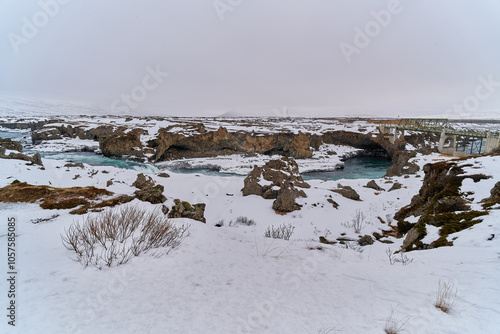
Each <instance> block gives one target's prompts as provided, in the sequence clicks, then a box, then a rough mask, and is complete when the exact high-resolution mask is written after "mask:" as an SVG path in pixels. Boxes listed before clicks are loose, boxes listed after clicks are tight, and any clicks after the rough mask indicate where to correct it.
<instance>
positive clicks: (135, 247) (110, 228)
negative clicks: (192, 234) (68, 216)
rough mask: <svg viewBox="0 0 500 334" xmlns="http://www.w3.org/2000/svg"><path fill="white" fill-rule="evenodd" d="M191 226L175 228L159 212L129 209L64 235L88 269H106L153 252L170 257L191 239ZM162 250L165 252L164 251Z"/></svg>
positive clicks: (100, 216) (104, 214) (91, 219)
mask: <svg viewBox="0 0 500 334" xmlns="http://www.w3.org/2000/svg"><path fill="white" fill-rule="evenodd" d="M188 228H189V225H181V226H175V225H174V224H173V223H172V222H171V220H169V219H167V218H165V215H163V213H161V212H160V211H158V210H155V211H151V212H148V211H147V210H144V209H140V208H138V207H132V206H127V207H124V208H120V209H114V210H113V209H112V210H108V211H105V212H102V213H99V214H97V215H89V216H87V218H86V219H85V220H84V221H83V222H82V223H79V222H76V223H74V224H73V225H71V226H70V227H69V229H68V230H65V234H64V235H61V239H62V243H63V245H64V247H66V249H68V250H70V251H74V252H75V253H76V259H75V260H76V261H78V262H80V263H81V264H82V265H83V266H84V267H87V266H88V265H92V266H94V267H96V268H99V269H102V267H103V266H107V267H111V266H112V265H113V264H116V265H121V264H125V263H127V262H128V261H129V260H130V259H131V258H132V257H134V256H138V255H139V254H141V253H147V252H149V251H151V250H155V251H159V252H160V253H161V252H163V253H164V254H167V253H168V252H169V251H170V250H171V249H173V248H175V247H177V246H178V245H179V244H180V243H181V241H182V240H184V238H185V237H186V236H187V230H188ZM160 250H161V251H160Z"/></svg>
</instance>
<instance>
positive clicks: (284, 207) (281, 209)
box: [273, 182, 306, 213]
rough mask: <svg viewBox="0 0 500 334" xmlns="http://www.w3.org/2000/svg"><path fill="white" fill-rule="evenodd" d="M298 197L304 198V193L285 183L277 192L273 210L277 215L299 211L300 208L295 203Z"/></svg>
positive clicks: (289, 183)
mask: <svg viewBox="0 0 500 334" xmlns="http://www.w3.org/2000/svg"><path fill="white" fill-rule="evenodd" d="M298 197H306V194H305V192H304V191H303V190H298V189H297V188H296V187H295V186H294V185H293V184H292V183H291V182H286V183H285V184H284V185H283V186H282V187H281V189H280V190H278V196H277V197H276V200H275V201H274V202H273V210H274V211H276V212H278V213H287V212H292V211H295V210H300V208H301V207H302V206H301V205H299V204H297V203H296V202H295V200H296V199H297V198H298Z"/></svg>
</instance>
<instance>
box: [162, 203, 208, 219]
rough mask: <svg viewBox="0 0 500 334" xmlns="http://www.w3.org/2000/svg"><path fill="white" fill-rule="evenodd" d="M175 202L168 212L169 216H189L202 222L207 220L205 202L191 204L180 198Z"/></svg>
mask: <svg viewBox="0 0 500 334" xmlns="http://www.w3.org/2000/svg"><path fill="white" fill-rule="evenodd" d="M174 203H175V204H174V206H173V207H172V209H170V211H169V212H168V217H169V218H189V219H193V220H197V221H200V222H202V223H206V222H207V220H206V219H205V204H203V203H200V204H193V205H191V204H189V203H188V202H185V201H184V202H183V201H181V200H180V199H175V200H174ZM167 211H168V210H167ZM164 212H165V211H164Z"/></svg>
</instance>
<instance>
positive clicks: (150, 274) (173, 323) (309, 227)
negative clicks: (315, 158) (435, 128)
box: [0, 155, 500, 333]
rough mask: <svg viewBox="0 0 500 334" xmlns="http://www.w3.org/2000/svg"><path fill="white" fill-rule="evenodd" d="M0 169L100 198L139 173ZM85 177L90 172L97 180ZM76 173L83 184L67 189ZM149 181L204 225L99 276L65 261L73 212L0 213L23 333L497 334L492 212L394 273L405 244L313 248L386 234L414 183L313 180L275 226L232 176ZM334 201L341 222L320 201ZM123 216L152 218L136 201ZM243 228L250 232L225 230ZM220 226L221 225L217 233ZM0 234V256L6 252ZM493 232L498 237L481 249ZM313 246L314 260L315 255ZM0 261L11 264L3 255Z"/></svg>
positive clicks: (6, 165)
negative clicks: (174, 244) (445, 298)
mask: <svg viewBox="0 0 500 334" xmlns="http://www.w3.org/2000/svg"><path fill="white" fill-rule="evenodd" d="M433 159H441V158H440V157H439V156H438V155H433V156H425V157H421V156H420V157H418V158H417V159H416V162H417V163H418V164H419V165H421V166H422V165H423V164H424V163H427V162H431V161H432V160H433ZM498 159H499V158H498V157H485V158H477V160H478V161H479V162H480V163H481V164H482V167H481V169H474V173H479V172H483V173H485V174H487V175H492V176H493V178H492V179H489V180H483V181H481V182H479V183H478V184H473V183H472V184H469V183H465V184H464V188H467V190H473V191H477V192H478V194H479V193H480V195H481V196H484V195H485V194H487V192H488V191H489V189H491V187H492V185H493V184H494V182H495V181H498V180H499V179H500V170H499V168H498V166H499V165H498V163H499V161H498ZM0 164H1V168H0V182H1V184H0V186H5V185H7V184H10V183H11V182H12V181H13V180H14V179H18V180H20V181H23V182H28V183H31V184H49V183H50V184H52V185H53V186H59V187H62V186H64V187H67V186H89V185H94V186H96V187H102V188H105V186H106V181H107V180H109V179H111V178H113V179H114V180H115V182H114V184H113V185H112V186H110V187H108V188H107V189H109V190H111V191H113V192H115V193H117V194H132V193H133V191H134V189H133V187H131V186H130V184H132V182H133V181H134V180H135V178H136V176H137V172H136V171H133V170H124V169H118V168H113V167H92V166H88V165H86V166H85V169H84V170H82V169H80V168H64V167H62V166H63V165H64V162H62V161H55V160H49V159H45V160H44V164H45V168H46V170H44V171H42V170H39V169H38V168H37V167H34V166H26V165H25V162H22V161H17V160H0ZM57 166H59V167H61V168H56V167H57ZM92 170H94V171H98V173H97V174H95V175H93V176H92V174H93V173H92V172H91V171H92ZM103 171H107V172H108V173H103ZM76 174H79V175H80V176H81V177H80V178H77V179H76V180H73V178H74V177H75V175H76ZM419 174H420V175H421V176H422V175H423V172H419ZM152 176H153V178H154V179H155V180H156V181H157V182H158V183H160V184H162V185H164V186H165V194H166V195H167V197H168V202H167V203H170V204H171V203H172V201H173V199H174V198H181V199H183V200H187V201H189V202H191V203H197V202H201V201H204V202H205V203H207V209H206V211H205V217H206V218H207V224H202V223H200V222H197V221H190V220H187V219H178V220H177V223H182V222H188V223H189V224H190V225H191V227H190V236H189V237H187V238H186V239H185V240H184V241H183V243H182V244H181V245H180V246H179V247H178V248H176V249H174V250H173V251H172V252H171V253H170V254H169V255H166V256H163V257H160V258H155V257H151V256H148V255H141V256H139V257H136V258H133V259H132V260H131V261H130V262H129V263H127V264H126V265H122V266H118V267H112V268H105V269H103V270H98V269H95V268H91V267H89V268H83V267H82V266H81V265H80V264H79V263H77V262H73V261H72V260H71V257H72V256H73V254H71V252H69V251H68V250H66V249H65V248H64V247H63V246H62V244H61V237H60V235H61V234H62V233H64V231H65V229H67V228H68V227H69V226H70V225H71V224H72V223H73V222H75V221H79V220H81V219H82V217H80V216H73V215H69V214H68V211H69V210H42V209H41V208H40V207H39V206H38V205H37V204H4V203H2V204H0V206H1V208H0V209H1V212H2V219H3V220H4V221H6V219H7V217H10V216H15V217H17V219H18V249H17V251H18V266H19V268H20V269H19V281H18V292H19V294H18V300H17V302H18V307H19V309H18V312H19V313H18V327H16V330H17V332H18V333H324V332H328V331H329V332H328V333H384V326H385V324H386V320H387V318H388V317H389V316H390V314H391V311H392V310H394V319H395V320H397V321H400V323H401V324H402V323H404V322H405V325H404V328H405V331H404V332H403V333H495V332H496V331H497V330H498V328H500V302H499V301H500V298H499V297H500V288H499V287H498V277H499V276H500V266H499V263H500V241H499V238H498V236H500V228H499V225H498V222H499V220H500V212H499V210H492V211H491V213H490V215H488V216H485V217H484V221H483V222H482V223H480V224H478V225H475V226H473V227H472V228H470V229H467V230H464V231H461V232H459V233H456V234H453V235H452V237H455V236H456V237H458V238H457V239H456V240H455V241H454V244H455V245H454V246H453V247H443V248H439V249H434V250H426V251H416V252H411V253H408V254H407V255H408V257H410V258H412V259H413V261H412V262H411V263H410V264H408V265H406V266H403V265H402V264H400V263H396V264H394V265H390V264H389V261H388V257H387V255H386V250H387V248H391V249H392V250H393V251H394V250H397V249H398V248H399V246H400V245H401V243H402V240H401V239H392V241H394V243H393V244H383V243H380V242H376V243H375V244H373V245H372V246H367V247H364V248H363V252H361V253H360V252H358V251H356V250H353V249H346V248H345V246H342V245H331V246H330V245H322V244H321V245H320V244H319V242H318V241H317V240H318V237H319V235H325V234H328V235H330V238H334V237H337V236H339V235H340V234H341V233H346V236H347V237H352V238H354V239H357V234H355V233H354V231H352V229H351V228H348V227H346V226H345V224H343V223H345V222H346V221H348V220H350V219H351V218H352V216H353V215H354V213H355V211H356V209H359V208H362V210H363V211H364V213H365V215H366V216H367V217H368V219H367V221H368V223H369V224H366V225H365V226H364V228H363V230H362V232H361V234H362V235H364V234H371V233H372V232H375V231H379V230H381V229H387V225H385V224H382V223H381V222H380V221H379V220H378V219H377V218H376V217H377V216H380V217H383V218H384V219H385V217H386V216H387V215H390V216H392V215H393V214H394V213H395V212H396V211H397V210H398V209H399V208H401V207H402V206H405V205H407V204H409V202H410V199H411V197H412V196H413V195H414V194H416V193H417V192H418V190H419V188H420V186H421V182H422V177H420V178H417V177H415V176H411V177H410V178H406V179H405V178H399V177H394V178H391V180H392V181H398V182H400V183H402V184H403V188H402V189H399V190H396V191H392V192H380V193H379V194H377V193H378V192H376V191H374V190H373V189H368V188H364V187H362V186H363V185H365V184H366V183H367V182H368V181H369V180H363V179H361V180H360V179H358V180H340V181H320V180H316V181H308V182H309V183H310V184H311V186H312V187H311V188H310V189H306V193H307V195H308V197H307V198H305V199H302V200H301V202H300V203H301V204H303V208H302V209H301V210H300V211H295V212H292V213H289V214H287V215H285V216H281V215H277V214H276V213H274V211H273V210H272V209H271V204H272V200H265V199H263V198H260V197H256V196H249V197H243V196H242V194H241V191H240V190H241V188H242V187H243V179H242V178H241V177H217V176H207V175H202V174H199V175H195V174H175V173H172V174H171V177H170V178H168V179H165V178H160V177H157V176H154V175H152ZM116 181H123V182H124V183H120V182H116ZM376 181H377V183H378V184H379V185H381V186H382V187H383V188H385V189H388V188H389V187H390V186H391V184H385V182H386V181H387V180H386V179H384V178H383V179H378V180H376ZM337 183H342V184H343V185H350V186H352V187H353V188H354V189H356V190H357V191H358V193H359V194H360V196H361V199H362V202H354V201H351V200H348V199H345V198H343V197H341V196H340V195H338V194H334V193H332V192H330V191H329V189H331V188H334V187H335V186H336V184H337ZM469 188H470V189H469ZM228 194H229V195H228ZM330 194H331V195H332V196H333V198H334V200H335V201H336V202H337V203H339V205H340V206H339V209H338V210H336V209H334V208H333V207H332V206H331V204H329V203H328V202H327V201H326V196H327V195H330ZM230 195H232V196H230ZM481 196H478V198H477V201H479V199H480V197H481ZM313 204H316V205H315V206H313ZM129 205H140V206H144V207H147V208H150V209H153V208H154V207H155V206H153V205H151V204H149V203H143V202H139V201H138V200H134V202H131V203H130V204H129ZM55 213H58V214H60V216H59V217H57V218H55V219H54V220H51V221H49V222H46V223H40V224H33V223H32V222H31V220H33V219H36V218H48V217H50V216H52V215H54V214H55ZM238 216H246V217H248V218H251V219H254V220H255V221H256V223H257V224H256V225H255V226H237V227H232V226H228V222H229V221H230V220H234V219H235V218H236V217H238ZM221 219H223V220H224V221H225V224H224V226H223V227H221V228H218V227H215V226H214V225H215V224H216V223H217V222H218V221H219V220H221ZM283 223H287V224H288V223H291V224H293V225H294V226H295V232H294V234H293V236H292V238H291V240H290V241H283V240H274V239H269V238H264V236H263V235H264V231H265V229H266V228H267V227H268V226H271V225H274V226H277V225H280V224H283ZM3 226H4V228H3V231H2V232H1V233H0V235H1V236H2V237H0V248H1V249H5V248H6V238H5V233H6V231H5V224H3ZM492 234H495V235H496V236H497V237H495V238H493V239H492V240H491V241H488V239H489V238H490V237H491V235H492ZM317 246H321V247H322V250H316V249H312V250H311V248H316V247H317ZM1 261H2V263H6V254H5V252H2V258H1ZM440 280H441V281H446V282H451V283H453V284H454V286H455V287H456V288H457V289H458V294H457V298H456V303H455V306H454V308H453V309H452V311H451V312H450V313H449V314H446V313H443V312H442V311H440V310H438V309H437V308H436V307H434V302H435V297H436V293H437V289H438V283H439V281H440ZM5 289H6V281H5V280H2V286H1V290H2V291H6V290H5ZM1 327H2V329H1V331H2V332H7V333H10V332H14V333H15V332H16V331H12V328H9V327H10V326H7V325H6V321H5V320H4V321H3V322H2V324H1Z"/></svg>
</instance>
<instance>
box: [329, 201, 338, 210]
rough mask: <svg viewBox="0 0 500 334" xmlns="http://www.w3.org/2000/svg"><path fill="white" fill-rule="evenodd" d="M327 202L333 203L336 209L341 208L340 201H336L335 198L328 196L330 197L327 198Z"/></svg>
mask: <svg viewBox="0 0 500 334" xmlns="http://www.w3.org/2000/svg"><path fill="white" fill-rule="evenodd" d="M327 202H328V203H331V204H332V205H333V207H334V208H335V209H338V208H339V203H337V202H335V201H334V200H333V199H331V198H328V199H327Z"/></svg>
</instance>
